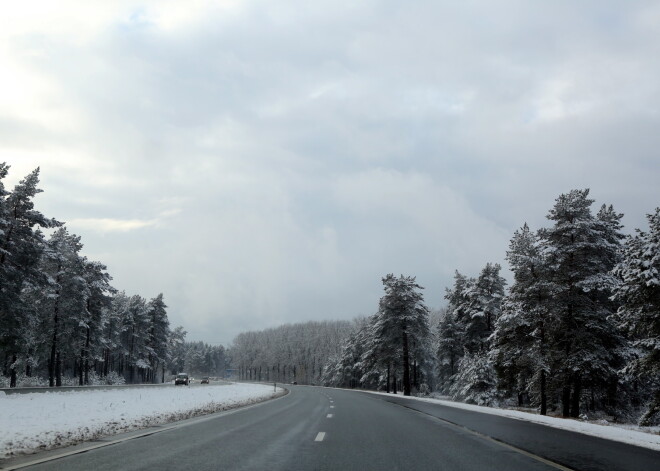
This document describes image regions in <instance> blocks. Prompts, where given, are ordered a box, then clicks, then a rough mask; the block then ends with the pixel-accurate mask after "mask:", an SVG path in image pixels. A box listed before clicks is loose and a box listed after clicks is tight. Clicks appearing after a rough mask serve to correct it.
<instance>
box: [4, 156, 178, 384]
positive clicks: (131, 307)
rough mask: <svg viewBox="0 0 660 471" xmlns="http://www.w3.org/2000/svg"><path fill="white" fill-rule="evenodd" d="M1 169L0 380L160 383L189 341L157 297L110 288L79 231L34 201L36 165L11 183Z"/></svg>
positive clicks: (6, 169)
mask: <svg viewBox="0 0 660 471" xmlns="http://www.w3.org/2000/svg"><path fill="white" fill-rule="evenodd" d="M8 171H9V166H8V165H7V164H5V163H0V362H1V363H0V367H1V368H2V377H0V380H1V382H2V383H3V385H5V383H6V385H8V386H10V387H15V386H17V385H18V384H23V385H45V384H47V385H49V386H61V385H63V384H79V385H84V384H92V383H98V382H104V383H109V384H114V383H121V382H124V381H126V382H130V383H135V382H160V381H164V380H165V373H166V371H167V370H168V369H169V370H172V369H175V368H176V366H178V365H174V364H173V359H174V357H173V356H172V351H173V350H175V349H176V348H178V349H179V350H180V349H181V348H183V347H182V346H185V344H186V342H185V332H184V331H183V329H182V328H180V327H179V328H177V329H174V331H172V330H171V329H170V326H169V320H168V318H167V311H166V309H167V306H166V305H165V302H164V299H163V295H162V294H159V295H158V296H156V297H155V298H152V299H146V298H144V297H142V296H140V295H127V294H126V293H124V292H120V291H117V290H116V289H115V288H114V287H112V285H111V284H110V283H111V281H112V277H111V276H110V274H109V273H108V271H107V267H106V266H105V265H104V264H103V263H101V262H97V261H92V260H89V259H88V258H87V257H85V256H84V255H82V253H81V250H82V247H83V244H82V242H81V238H80V236H77V235H75V234H71V233H69V231H68V229H67V228H66V227H65V226H64V224H63V223H61V222H59V221H57V220H56V219H52V218H47V217H46V216H44V215H43V214H42V213H41V212H39V211H38V210H36V209H35V207H34V198H35V196H36V195H37V194H39V193H41V192H42V190H40V189H39V187H38V184H39V169H36V170H34V171H33V172H31V173H30V174H29V175H28V176H27V177H25V178H24V179H23V180H21V181H20V182H19V183H18V184H17V185H16V186H15V187H14V188H13V190H11V191H9V190H6V189H5V186H4V182H3V180H4V179H5V177H6V176H7V174H8ZM174 372H176V371H174Z"/></svg>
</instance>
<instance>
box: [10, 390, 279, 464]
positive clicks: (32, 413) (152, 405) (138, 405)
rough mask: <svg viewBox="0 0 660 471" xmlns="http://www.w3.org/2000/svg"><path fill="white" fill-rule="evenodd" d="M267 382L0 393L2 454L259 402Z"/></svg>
mask: <svg viewBox="0 0 660 471" xmlns="http://www.w3.org/2000/svg"><path fill="white" fill-rule="evenodd" d="M282 391H283V390H282V389H280V388H278V390H277V392H274V391H273V386H266V385H262V384H230V385H209V386H204V387H174V386H172V387H163V388H154V387H145V388H131V389H117V390H101V391H98V390H97V391H90V390H83V391H66V392H58V391H53V392H45V393H29V394H11V395H4V394H2V395H0V411H2V413H0V459H1V458H7V457H9V456H15V455H18V454H25V453H33V452H36V451H41V450H47V449H51V448H56V447H60V446H66V445H73V444H76V443H80V442H81V441H85V440H91V439H96V438H99V437H101V436H106V435H112V434H115V433H120V432H126V431H130V430H135V429H138V428H143V427H147V426H150V425H156V424H162V423H166V422H172V421H175V420H182V419H186V418H189V417H193V416H197V415H202V414H208V413H211V412H216V411H221V410H227V409H232V408H235V407H239V406H242V405H247V404H252V403H256V402H260V401H263V400H266V399H269V398H271V397H274V396H276V395H279V394H280V393H282Z"/></svg>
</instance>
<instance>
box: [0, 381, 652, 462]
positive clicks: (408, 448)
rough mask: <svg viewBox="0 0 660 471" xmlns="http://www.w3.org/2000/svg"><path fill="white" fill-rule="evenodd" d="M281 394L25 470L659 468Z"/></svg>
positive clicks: (324, 397)
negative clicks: (246, 406)
mask: <svg viewBox="0 0 660 471" xmlns="http://www.w3.org/2000/svg"><path fill="white" fill-rule="evenodd" d="M290 388H291V392H290V394H289V395H287V396H285V397H282V398H280V399H277V400H275V401H268V402H264V403H262V404H259V405H256V406H254V407H250V408H246V409H238V410H235V411H231V412H229V413H221V414H218V415H215V416H211V417H209V418H206V419H204V420H198V421H193V422H191V423H189V424H182V426H175V427H172V428H168V429H166V430H164V431H161V432H158V431H157V430H156V431H155V432H153V433H151V434H150V435H148V436H140V437H138V438H134V439H127V440H124V441H121V442H116V440H115V441H112V439H106V440H100V441H99V442H97V443H94V444H92V446H95V447H97V448H94V449H91V450H89V451H87V452H85V453H80V451H83V450H84V448H81V449H79V450H75V451H76V452H77V454H71V455H70V456H65V457H59V458H58V459H56V460H53V461H48V462H45V463H42V464H38V465H35V466H30V467H29V469H33V470H46V469H47V470H54V471H56V470H67V471H69V470H83V469H85V470H87V469H94V470H95V471H102V470H114V469H122V470H147V469H158V470H169V469H196V470H217V469H228V470H262V469H267V470H287V471H289V470H342V471H349V470H360V471H362V470H382V469H388V470H411V469H414V470H490V469H496V470H499V469H506V470H507V471H516V470H520V471H522V470H524V471H534V470H538V471H540V470H546V471H548V470H557V469H560V470H590V471H592V470H607V471H612V470H646V469H654V466H657V463H658V462H660V452H658V451H655V450H651V449H648V448H642V447H637V446H633V445H629V444H624V443H618V442H615V441H610V440H604V439H601V438H596V437H592V436H588V435H584V434H580V433H575V432H570V431H565V430H559V429H556V428H550V427H547V426H544V425H541V424H535V423H531V422H525V421H520V420H515V419H511V418H508V417H502V416H498V415H492V414H482V413H478V412H475V411H469V410H463V409H459V408H451V407H446V406H443V405H439V404H432V403H427V402H421V401H415V400H410V399H405V398H402V397H401V396H396V397H395V396H382V395H373V394H366V393H360V392H355V391H346V390H337V389H326V388H315V387H304V386H291V387H290ZM23 462H24V463H25V462H26V460H24V461H23ZM17 464H20V463H19V462H16V461H9V462H7V463H4V464H0V468H2V467H3V466H4V468H5V469H14V467H15V466H16V465H17Z"/></svg>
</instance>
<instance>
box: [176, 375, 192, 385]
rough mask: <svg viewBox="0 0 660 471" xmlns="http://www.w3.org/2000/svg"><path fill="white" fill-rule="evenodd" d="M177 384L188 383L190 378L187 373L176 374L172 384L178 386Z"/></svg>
mask: <svg viewBox="0 0 660 471" xmlns="http://www.w3.org/2000/svg"><path fill="white" fill-rule="evenodd" d="M179 384H185V385H186V386H188V385H189V384H190V378H188V375H187V374H186V373H179V374H178V375H176V379H175V380H174V385H175V386H178V385H179Z"/></svg>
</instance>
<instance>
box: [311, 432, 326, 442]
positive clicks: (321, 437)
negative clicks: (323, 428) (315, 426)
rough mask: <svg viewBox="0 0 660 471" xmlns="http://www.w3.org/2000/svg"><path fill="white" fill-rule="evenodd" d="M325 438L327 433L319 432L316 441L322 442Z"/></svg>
mask: <svg viewBox="0 0 660 471" xmlns="http://www.w3.org/2000/svg"><path fill="white" fill-rule="evenodd" d="M324 438H325V432H319V433H318V434H317V435H316V438H315V439H314V441H315V442H322V441H323V439H324Z"/></svg>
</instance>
